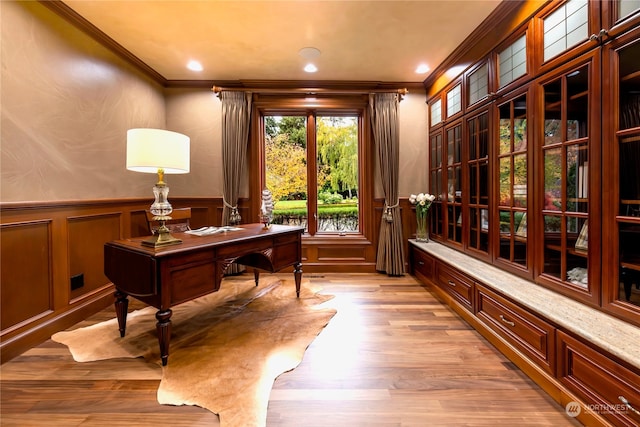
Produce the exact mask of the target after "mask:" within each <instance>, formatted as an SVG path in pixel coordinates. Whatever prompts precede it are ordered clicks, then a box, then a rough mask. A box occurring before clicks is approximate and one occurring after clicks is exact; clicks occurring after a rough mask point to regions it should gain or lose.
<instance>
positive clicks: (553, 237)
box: [543, 215, 562, 279]
mask: <svg viewBox="0 0 640 427" xmlns="http://www.w3.org/2000/svg"><path fill="white" fill-rule="evenodd" d="M543 218H544V272H545V274H549V275H551V276H554V277H556V278H558V279H559V278H560V274H561V272H562V266H561V260H562V257H561V250H562V242H561V237H562V233H561V230H562V217H560V216H556V215H544V217H543Z"/></svg>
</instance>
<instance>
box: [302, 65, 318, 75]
mask: <svg viewBox="0 0 640 427" xmlns="http://www.w3.org/2000/svg"><path fill="white" fill-rule="evenodd" d="M304 70H305V71H306V72H307V73H315V72H316V71H318V67H316V66H315V65H313V64H312V63H308V64H307V65H305V66H304Z"/></svg>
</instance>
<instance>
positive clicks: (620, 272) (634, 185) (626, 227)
mask: <svg viewBox="0 0 640 427" xmlns="http://www.w3.org/2000/svg"><path fill="white" fill-rule="evenodd" d="M632 35H633V34H632ZM639 35H640V30H637V31H635V35H634V37H632V38H629V39H630V40H633V43H628V42H626V40H621V42H620V43H619V44H618V46H622V47H620V48H617V49H616V48H612V49H611V50H610V51H609V52H607V53H608V54H609V55H608V60H609V63H610V64H611V65H612V66H611V67H609V70H612V72H611V81H612V83H613V85H614V86H615V87H613V88H612V90H611V94H612V103H611V104H612V105H611V109H610V110H611V112H613V113H615V112H617V117H611V119H610V120H609V122H608V124H610V126H611V128H610V129H608V128H606V127H605V135H607V138H611V139H612V140H613V145H612V146H611V147H610V148H609V149H605V150H604V151H605V152H604V156H605V157H604V173H603V185H604V188H605V189H610V191H608V192H607V194H611V195H612V197H611V198H610V199H605V202H606V205H605V208H604V212H603V214H604V221H605V226H606V231H611V234H612V236H611V237H610V238H609V237H608V236H605V239H604V240H605V245H606V246H609V245H611V246H612V247H605V248H603V251H604V250H608V251H610V252H612V253H613V255H614V256H613V258H612V259H614V260H616V262H615V263H613V265H611V263H604V271H603V279H604V280H606V279H607V278H612V283H610V284H607V286H608V288H609V291H608V292H605V298H606V299H607V300H608V302H613V303H614V304H615V305H617V306H619V307H623V308H625V309H626V310H631V311H635V313H636V319H639V318H640V40H639V37H638V36H639ZM616 95H617V96H616Z"/></svg>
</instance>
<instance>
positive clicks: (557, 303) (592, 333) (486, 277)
mask: <svg viewBox="0 0 640 427" xmlns="http://www.w3.org/2000/svg"><path fill="white" fill-rule="evenodd" d="M409 243H410V244H412V245H414V246H416V247H418V248H420V249H422V250H423V251H425V252H426V253H428V254H430V255H432V256H434V257H435V258H438V259H440V260H442V261H444V262H446V263H448V264H451V265H452V266H454V267H456V268H457V269H459V270H460V271H462V272H464V273H466V274H468V275H469V276H471V277H473V278H475V279H476V280H477V281H478V282H481V283H484V284H486V285H489V286H490V287H491V288H493V289H495V290H497V291H499V292H501V293H503V294H504V295H506V296H509V297H510V298H511V299H513V300H514V301H516V302H518V303H520V304H521V305H522V306H523V307H526V308H529V309H530V310H531V311H533V312H536V313H538V314H540V315H542V316H543V317H545V318H547V319H548V320H550V321H551V322H553V323H555V324H556V325H557V326H559V327H561V328H562V329H564V330H566V331H568V332H572V333H573V334H575V335H577V336H580V337H582V338H584V339H586V340H588V341H589V342H591V343H593V344H595V345H597V346H598V347H600V348H602V349H603V350H606V351H608V352H609V353H611V354H613V355H615V356H617V357H619V358H620V359H622V360H624V361H626V362H628V363H630V364H631V365H633V366H635V367H636V368H639V369H640V328H638V327H637V326H634V325H632V324H630V323H626V322H624V321H622V320H620V319H617V318H615V317H613V316H611V315H609V314H606V313H604V312H602V311H599V310H596V309H595V308H592V307H589V306H587V305H585V304H582V303H580V302H578V301H574V300H572V299H570V298H568V297H566V296H564V295H561V294H559V293H557V292H554V291H552V290H550V289H547V288H545V287H543V286H539V285H536V284H535V283H533V282H530V281H528V280H525V279H523V278H520V277H518V276H516V275H514V274H511V273H508V272H506V271H503V270H501V269H499V268H497V267H495V266H493V265H490V264H487V263H485V262H482V261H480V260H477V259H475V258H472V257H470V256H468V255H465V254H464V253H462V252H459V251H456V250H454V249H451V248H448V247H446V246H444V245H442V244H440V243H437V242H428V243H422V242H417V241H415V240H409Z"/></svg>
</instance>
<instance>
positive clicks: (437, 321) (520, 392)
mask: <svg viewBox="0 0 640 427" xmlns="http://www.w3.org/2000/svg"><path fill="white" fill-rule="evenodd" d="M252 277H253V276H252V274H245V275H244V277H231V278H226V279H225V280H251V279H252ZM287 277H288V276H287ZM304 277H305V279H307V280H310V281H313V282H315V283H318V284H321V285H322V287H323V289H324V290H323V293H327V294H332V295H335V298H333V299H332V300H330V301H329V302H328V303H327V305H329V306H334V307H336V308H337V309H338V314H337V315H336V316H335V317H334V318H333V319H332V320H331V322H330V324H329V325H328V326H327V327H326V328H325V329H324V330H323V331H322V333H321V334H320V335H319V336H318V337H317V339H316V340H315V341H314V342H313V343H312V344H311V345H310V346H309V348H308V350H307V352H306V354H305V357H304V360H303V361H302V363H301V364H300V366H298V368H296V369H294V370H293V371H291V372H287V373H285V374H283V375H281V376H280V377H279V378H278V379H277V380H276V382H275V384H274V386H273V390H272V393H271V398H270V401H269V410H268V417H267V426H269V427H282V426H287V427H301V426H305V427H314V426H318V427H320V426H322V427H342V426H363V427H364V426H367V427H392V426H416V427H417V426H420V427H425V426H447V427H453V426H491V427H495V426H509V427H513V426H518V427H528V426H553V427H562V426H578V425H580V424H579V423H577V422H576V421H575V420H574V419H573V418H570V417H568V416H567V415H566V413H565V410H564V408H563V407H561V406H560V405H558V404H556V403H555V402H554V401H553V399H551V398H550V397H549V396H548V395H546V394H545V393H544V392H543V391H542V390H541V389H540V388H539V387H538V386H537V385H536V384H535V383H533V382H532V381H531V380H530V379H529V378H528V377H527V376H526V375H524V374H523V373H522V372H521V371H520V370H519V369H518V368H517V367H516V366H515V365H514V364H512V363H511V362H509V361H508V360H507V359H506V358H505V357H504V356H502V355H501V354H500V353H499V352H498V351H497V350H496V349H494V347H493V346H492V345H491V344H489V343H488V342H487V341H486V340H485V339H484V338H483V337H482V336H480V334H478V333H477V332H476V331H474V330H473V329H472V328H471V327H470V326H469V325H468V324H466V323H465V322H464V321H463V320H461V318H460V317H459V316H458V315H457V314H456V313H455V312H454V311H453V310H451V309H449V308H448V307H447V306H446V305H444V304H442V303H441V302H439V301H438V299H437V298H436V297H435V296H434V295H433V294H432V293H430V292H429V291H428V290H426V289H425V288H424V287H422V286H421V285H420V283H419V282H418V281H417V280H416V279H414V278H413V277H411V276H409V275H407V276H404V277H395V278H391V277H387V276H386V275H383V274H305V275H304ZM222 286H224V282H223V284H222ZM139 307H140V305H137V304H136V303H134V302H133V301H132V304H130V309H135V308H139ZM112 317H114V311H113V309H112V308H109V309H106V310H104V311H102V312H100V313H98V314H97V315H95V316H93V317H91V318H90V319H88V320H87V321H85V322H82V323H81V324H79V325H76V327H77V326H86V325H89V324H92V323H96V322H99V321H102V320H106V319H109V318H112ZM160 378H161V368H160V367H159V366H158V365H156V364H151V363H146V362H145V361H144V359H132V360H129V359H120V360H110V361H100V362H91V363H76V362H74V361H73V359H72V358H71V355H70V354H69V352H68V350H67V348H66V347H65V346H63V345H61V344H57V343H54V342H53V341H51V340H49V341H47V342H45V343H43V344H42V345H39V346H38V347H35V348H33V349H31V350H29V351H27V352H26V353H24V354H23V355H21V356H19V357H17V358H15V359H13V360H11V361H10V362H8V363H5V364H4V365H2V366H1V367H0V386H1V387H0V393H1V407H0V410H1V412H0V424H1V425H3V426H21V427H25V426H65V427H68V426H114V427H115V426H152V425H153V426H157V425H167V426H205V425H206V426H218V425H219V421H218V418H217V416H216V415H215V414H212V413H210V412H209V411H207V410H204V409H202V408H198V407H193V406H181V407H175V406H164V405H159V404H158V403H157V400H156V389H157V386H158V384H159V382H160Z"/></svg>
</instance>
